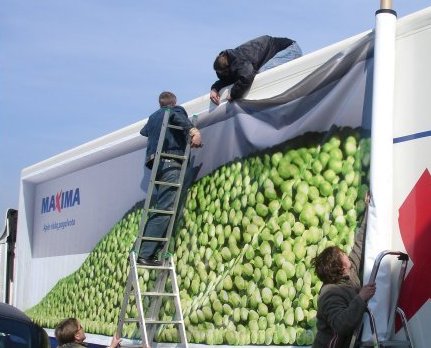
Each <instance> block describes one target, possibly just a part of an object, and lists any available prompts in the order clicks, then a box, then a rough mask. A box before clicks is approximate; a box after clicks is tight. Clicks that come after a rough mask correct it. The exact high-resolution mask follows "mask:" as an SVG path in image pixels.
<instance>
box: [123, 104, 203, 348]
mask: <svg viewBox="0 0 431 348" xmlns="http://www.w3.org/2000/svg"><path fill="white" fill-rule="evenodd" d="M170 113H171V110H170V109H167V110H166V111H165V114H164V117H163V123H162V127H161V131H160V135H159V141H158V144H157V150H156V153H155V158H154V162H153V167H152V171H151V177H150V182H149V185H148V189H147V196H146V199H145V204H144V208H143V212H142V219H141V223H140V225H139V234H138V237H137V238H136V241H135V244H134V247H133V249H132V251H131V252H130V255H129V264H130V269H129V275H128V277H127V283H126V288H125V294H124V299H123V304H122V307H121V311H120V315H119V320H118V326H117V335H118V336H119V337H123V335H122V334H123V326H124V324H127V323H136V324H137V325H138V331H139V336H140V339H141V342H142V343H140V344H122V345H121V346H122V347H131V348H132V347H144V348H149V347H151V346H150V345H151V343H152V342H153V340H154V337H155V335H156V333H157V330H158V329H161V328H162V326H163V325H169V324H172V325H174V326H176V328H177V330H178V333H179V338H180V341H181V344H182V346H183V347H186V348H188V343H187V336H186V330H185V325H184V317H183V313H182V309H181V302H180V294H179V288H178V283H177V276H176V272H175V264H174V261H173V258H172V255H170V254H169V253H168V248H169V243H170V240H171V236H172V232H173V229H174V225H175V219H176V216H177V209H178V206H179V203H180V197H181V192H182V188H183V183H184V178H185V174H186V170H187V165H188V160H189V155H190V141H189V139H187V146H186V149H185V151H184V154H183V155H173V154H168V153H164V152H163V143H164V141H165V136H166V131H167V129H168V128H170V129H174V130H178V131H184V128H183V127H180V126H176V125H172V124H169V116H170ZM195 120H196V116H195V115H194V116H193V122H195ZM162 159H170V160H176V161H178V162H180V163H181V169H180V176H179V180H178V182H177V183H170V182H162V181H157V180H156V174H157V170H158V167H159V163H160V161H161V160H162ZM163 185H164V186H170V187H172V188H175V190H176V195H175V200H174V206H173V209H172V210H160V209H157V208H154V207H152V206H151V201H152V199H151V198H152V196H153V191H154V189H155V188H156V187H160V186H163ZM150 214H163V215H167V216H169V225H168V228H167V231H166V234H165V236H164V237H163V238H155V237H145V236H144V231H145V225H146V223H147V221H148V218H149V216H150ZM146 241H148V242H162V243H164V245H163V247H162V250H161V252H160V254H161V255H163V257H162V265H160V266H147V265H145V266H144V265H140V264H137V262H136V259H137V256H136V255H137V254H138V252H139V248H140V245H141V242H144V243H145V242H146ZM142 270H146V271H144V272H151V271H154V272H157V273H156V274H157V278H156V281H155V286H154V289H152V290H151V291H142V290H141V285H142V281H141V283H140V277H142V275H140V274H139V272H140V271H142ZM168 278H170V281H171V286H170V287H169V289H166V284H167V280H168ZM140 284H141V285H140ZM133 297H134V302H135V304H134V305H135V306H136V307H137V308H136V311H135V313H137V317H133V318H130V317H126V312H127V307H128V305H130V302H129V301H130V300H131V298H132V300H133ZM163 298H168V299H172V300H173V301H174V304H175V317H174V318H173V319H170V320H161V319H160V318H159V312H160V308H161V305H162V300H163ZM144 301H147V303H148V304H149V305H148V307H149V308H148V310H147V311H145V310H144V304H143V303H144Z"/></svg>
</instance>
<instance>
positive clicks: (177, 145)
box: [140, 106, 193, 169]
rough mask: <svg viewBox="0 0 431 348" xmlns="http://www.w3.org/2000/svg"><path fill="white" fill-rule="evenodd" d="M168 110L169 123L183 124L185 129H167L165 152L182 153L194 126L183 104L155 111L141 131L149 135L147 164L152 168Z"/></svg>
mask: <svg viewBox="0 0 431 348" xmlns="http://www.w3.org/2000/svg"><path fill="white" fill-rule="evenodd" d="M166 110H170V116H169V124H173V125H176V126H181V127H183V128H184V130H178V129H171V128H168V129H167V130H166V136H165V142H164V144H163V152H166V153H171V154H175V155H182V154H183V153H184V150H185V148H186V146H187V141H188V132H189V130H190V129H191V128H193V124H192V123H191V121H190V120H189V118H188V116H187V112H186V110H184V108H183V107H182V106H174V107H173V108H165V107H163V108H160V109H159V110H157V111H156V112H155V113H153V114H152V115H151V116H150V117H149V118H148V122H147V123H146V124H145V126H144V128H142V129H141V131H140V133H141V135H143V136H144V137H148V145H147V157H146V159H145V165H146V166H147V167H148V168H150V169H151V168H152V165H153V160H154V157H155V153H156V150H157V144H158V142H159V135H160V131H161V128H162V123H163V117H164V115H165V111H166Z"/></svg>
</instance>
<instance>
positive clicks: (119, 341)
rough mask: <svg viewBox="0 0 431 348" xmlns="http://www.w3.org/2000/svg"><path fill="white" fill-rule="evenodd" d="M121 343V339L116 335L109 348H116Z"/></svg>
mask: <svg viewBox="0 0 431 348" xmlns="http://www.w3.org/2000/svg"><path fill="white" fill-rule="evenodd" d="M120 343H121V338H120V337H118V336H117V335H116V334H115V335H114V336H113V337H112V341H111V344H110V345H109V348H116V347H118V345H119V344H120Z"/></svg>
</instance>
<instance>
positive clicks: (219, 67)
mask: <svg viewBox="0 0 431 348" xmlns="http://www.w3.org/2000/svg"><path fill="white" fill-rule="evenodd" d="M300 56H302V52H301V49H300V48H299V46H298V44H297V43H296V42H295V41H293V40H291V39H288V38H284V37H272V36H268V35H264V36H260V37H258V38H256V39H253V40H250V41H248V42H246V43H244V44H242V45H240V46H238V47H237V48H234V49H227V50H224V51H222V52H220V53H219V55H218V56H217V58H216V59H215V61H214V70H215V71H216V74H217V76H218V78H219V80H218V81H216V82H214V84H213V85H212V86H211V93H210V98H211V101H212V102H213V103H214V104H217V105H218V104H219V103H220V94H219V92H220V90H221V89H222V88H223V87H226V86H228V85H230V84H233V87H232V89H231V90H230V95H229V96H228V97H227V99H228V100H229V101H232V100H234V99H238V98H241V97H242V96H243V95H244V94H245V93H246V92H247V91H248V90H249V89H250V87H251V84H252V83H253V80H254V77H255V76H256V74H257V73H258V72H262V71H265V70H268V69H271V68H274V67H276V66H278V65H280V64H283V63H286V62H288V61H290V60H293V59H295V58H298V57H300Z"/></svg>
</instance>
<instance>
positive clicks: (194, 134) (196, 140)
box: [190, 128, 202, 147]
mask: <svg viewBox="0 0 431 348" xmlns="http://www.w3.org/2000/svg"><path fill="white" fill-rule="evenodd" d="M190 138H191V139H190V144H191V147H201V146H202V138H201V132H199V130H198V129H197V128H192V129H190Z"/></svg>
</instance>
